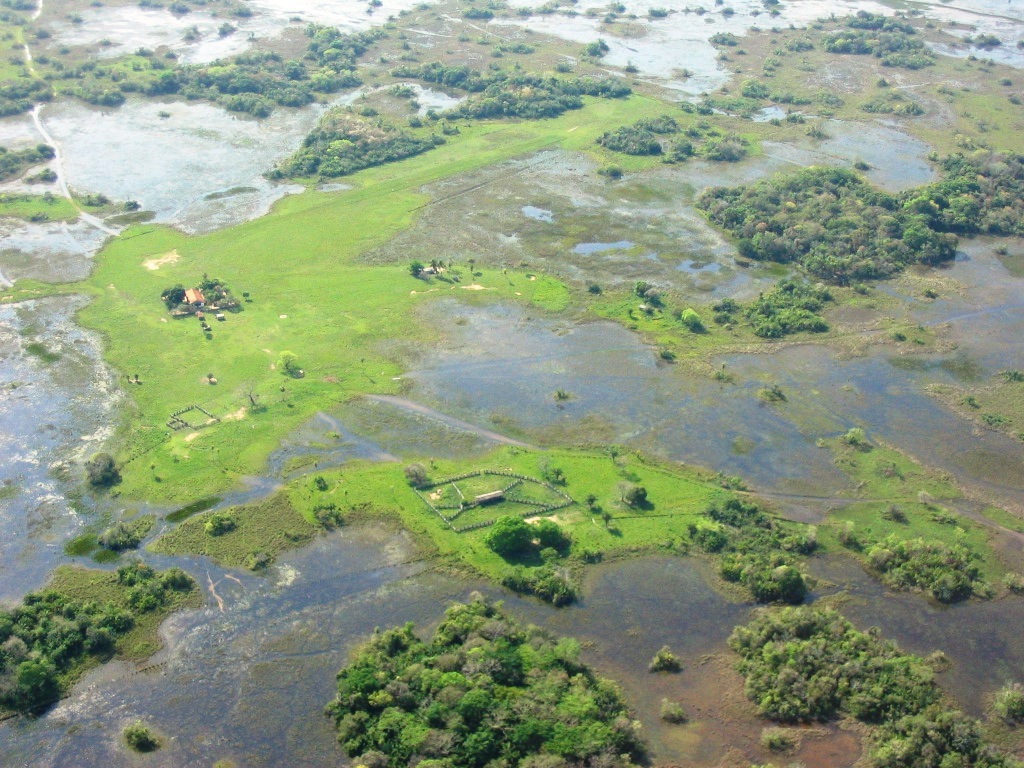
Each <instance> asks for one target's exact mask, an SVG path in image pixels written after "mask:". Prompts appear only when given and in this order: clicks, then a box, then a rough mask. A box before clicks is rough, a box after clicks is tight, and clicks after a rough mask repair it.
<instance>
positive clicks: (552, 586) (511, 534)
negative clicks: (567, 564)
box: [484, 515, 576, 605]
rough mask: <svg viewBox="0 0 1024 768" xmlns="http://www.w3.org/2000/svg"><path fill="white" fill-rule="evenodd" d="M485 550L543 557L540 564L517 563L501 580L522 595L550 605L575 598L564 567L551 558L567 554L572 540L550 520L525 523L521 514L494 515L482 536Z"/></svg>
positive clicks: (528, 556) (573, 589)
mask: <svg viewBox="0 0 1024 768" xmlns="http://www.w3.org/2000/svg"><path fill="white" fill-rule="evenodd" d="M484 543H485V544H486V545H487V547H488V548H489V549H491V550H492V551H493V552H496V553H497V554H499V555H501V556H502V557H504V558H506V559H516V558H519V559H536V558H538V556H539V557H540V558H541V559H542V560H543V565H540V566H530V567H528V566H517V567H516V568H514V569H513V570H512V571H511V572H510V573H508V574H506V575H505V576H504V577H503V578H502V580H501V583H502V584H503V585H504V586H506V587H508V588H509V589H511V590H513V591H515V592H519V593H521V594H525V595H535V596H536V597H539V598H540V599H541V600H544V601H546V602H548V603H551V604H552V605H568V604H569V603H571V602H573V601H574V600H575V599H576V588H575V587H574V586H573V583H572V580H571V578H570V576H569V574H568V572H567V571H566V569H564V568H561V567H558V566H556V564H555V561H557V560H558V559H559V558H560V557H562V556H564V555H566V554H568V552H569V548H570V546H571V545H572V539H571V538H570V537H569V535H568V534H567V533H566V532H565V531H564V530H563V529H562V527H561V526H560V525H558V523H556V522H554V521H553V520H539V521H538V522H536V523H528V522H526V521H525V520H524V519H523V518H522V517H516V516H514V515H507V516H505V517H501V518H498V520H496V521H495V523H494V525H492V526H491V527H490V528H489V529H488V531H487V535H486V536H485V537H484Z"/></svg>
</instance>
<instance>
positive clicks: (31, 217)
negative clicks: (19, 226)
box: [0, 194, 78, 221]
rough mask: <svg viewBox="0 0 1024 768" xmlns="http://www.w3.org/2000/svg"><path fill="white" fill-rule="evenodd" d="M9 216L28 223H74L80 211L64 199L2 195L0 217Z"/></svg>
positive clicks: (0, 197)
mask: <svg viewBox="0 0 1024 768" xmlns="http://www.w3.org/2000/svg"><path fill="white" fill-rule="evenodd" d="M4 216H8V217H10V218H14V219H25V220H26V221H74V220H75V219H77V218H78V209H77V208H75V205H74V203H72V202H71V201H70V200H68V199H66V198H63V197H52V196H51V197H45V196H43V195H20V194H5V195H0V217H4Z"/></svg>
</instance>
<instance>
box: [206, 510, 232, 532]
mask: <svg viewBox="0 0 1024 768" xmlns="http://www.w3.org/2000/svg"><path fill="white" fill-rule="evenodd" d="M236 525H237V523H236V522H235V518H234V516H233V515H230V514H228V513H227V512H214V513H213V514H212V515H210V516H209V517H208V518H207V519H206V522H205V523H204V524H203V530H204V531H206V532H207V533H208V534H209V535H210V536H223V535H224V534H225V533H229V532H231V531H233V530H235V527H236Z"/></svg>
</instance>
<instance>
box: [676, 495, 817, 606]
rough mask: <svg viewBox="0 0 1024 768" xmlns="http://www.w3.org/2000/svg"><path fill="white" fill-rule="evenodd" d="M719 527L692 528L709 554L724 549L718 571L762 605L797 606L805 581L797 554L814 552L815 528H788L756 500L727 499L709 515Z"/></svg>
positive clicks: (803, 595) (695, 538) (804, 593)
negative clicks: (796, 563)
mask: <svg viewBox="0 0 1024 768" xmlns="http://www.w3.org/2000/svg"><path fill="white" fill-rule="evenodd" d="M705 514H706V515H707V517H708V518H709V519H710V520H712V521H714V522H715V523H717V524H718V525H717V526H714V527H712V526H697V525H693V526H691V527H690V528H689V534H690V538H691V540H692V541H693V542H694V543H695V544H697V546H699V547H701V549H704V550H705V551H706V552H720V553H722V558H721V560H720V562H719V568H718V572H719V575H721V577H722V578H723V579H725V580H726V581H731V582H736V583H740V584H742V585H743V586H744V587H746V589H747V590H748V591H749V592H750V595H751V597H753V598H754V599H755V600H757V601H758V602H760V603H790V604H794V605H795V604H799V603H802V602H803V601H804V599H805V598H806V596H807V584H806V582H805V581H804V578H803V575H802V574H801V573H800V571H799V570H798V569H797V567H796V565H795V559H794V557H793V553H797V554H803V555H806V554H810V553H811V552H813V551H814V549H815V547H816V545H817V539H816V534H815V532H814V529H812V528H804V527H803V526H800V527H798V528H796V527H793V528H790V529H787V527H786V526H785V525H784V524H783V523H780V522H778V521H776V520H775V519H773V518H771V517H769V516H768V515H766V514H765V513H764V512H763V511H762V510H761V508H760V507H758V506H757V505H756V504H747V503H745V502H742V501H740V500H739V499H729V500H728V501H726V502H725V503H724V504H721V505H714V506H712V507H710V508H709V509H708V510H707V512H706V513H705Z"/></svg>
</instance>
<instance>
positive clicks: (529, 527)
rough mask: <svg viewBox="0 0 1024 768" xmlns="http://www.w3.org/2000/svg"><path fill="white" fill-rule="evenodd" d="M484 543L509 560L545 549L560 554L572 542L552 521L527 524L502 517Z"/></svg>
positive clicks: (491, 529) (510, 516)
mask: <svg viewBox="0 0 1024 768" xmlns="http://www.w3.org/2000/svg"><path fill="white" fill-rule="evenodd" d="M484 543H485V544H486V545H487V546H488V548H489V549H491V550H492V551H493V552H497V553H498V554H499V555H501V556H502V557H505V558H509V557H517V556H521V555H524V554H527V553H529V552H533V551H535V550H537V549H546V548H550V549H554V550H555V551H556V552H558V553H559V554H564V553H566V552H568V551H569V546H570V545H571V544H572V540H571V539H570V538H569V535H568V534H567V533H566V532H565V531H563V530H562V527H561V526H560V525H559V524H558V523H556V522H555V521H553V520H539V521H537V522H536V523H528V522H526V521H525V520H524V519H523V518H521V517H516V516H515V515H506V516H505V517H500V518H498V519H497V520H496V521H495V523H494V525H492V526H491V527H490V529H488V531H487V535H486V536H485V537H484Z"/></svg>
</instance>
